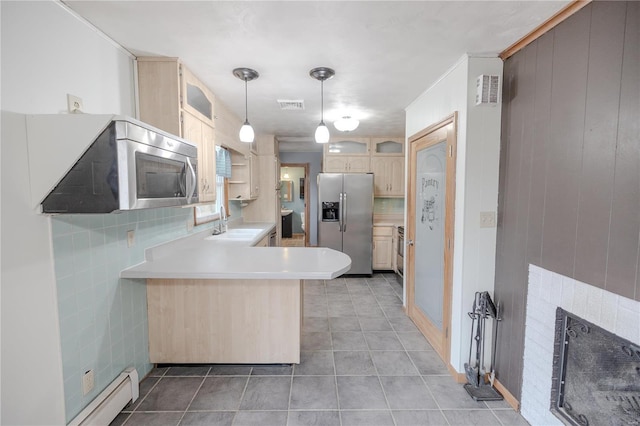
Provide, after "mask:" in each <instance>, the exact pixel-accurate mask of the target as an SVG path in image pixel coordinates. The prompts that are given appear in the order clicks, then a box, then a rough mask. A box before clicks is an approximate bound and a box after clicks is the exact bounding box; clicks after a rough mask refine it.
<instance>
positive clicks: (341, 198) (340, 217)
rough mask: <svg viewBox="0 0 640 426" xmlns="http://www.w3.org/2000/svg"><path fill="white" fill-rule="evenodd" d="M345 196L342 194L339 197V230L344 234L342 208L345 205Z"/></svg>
mask: <svg viewBox="0 0 640 426" xmlns="http://www.w3.org/2000/svg"><path fill="white" fill-rule="evenodd" d="M343 195H344V194H343V193H342V192H341V193H340V196H339V200H340V209H339V210H338V230H339V231H340V232H342V220H343V214H342V206H343V204H344V196H343Z"/></svg>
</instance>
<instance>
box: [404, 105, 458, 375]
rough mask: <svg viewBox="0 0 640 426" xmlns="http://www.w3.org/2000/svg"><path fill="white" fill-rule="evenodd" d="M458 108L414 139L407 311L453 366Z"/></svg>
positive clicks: (410, 189)
mask: <svg viewBox="0 0 640 426" xmlns="http://www.w3.org/2000/svg"><path fill="white" fill-rule="evenodd" d="M456 121H457V114H456V113H454V114H452V115H451V116H449V117H447V118H445V119H444V120H442V121H440V122H438V123H436V124H433V125H432V126H429V127H428V128H426V129H424V130H423V131H421V132H419V133H417V134H415V135H413V136H411V137H410V138H409V147H410V157H409V167H408V177H409V185H408V188H407V195H408V200H407V209H408V216H407V224H406V236H405V241H406V246H407V247H406V250H405V256H406V257H407V267H406V275H407V311H408V314H409V317H410V318H411V319H412V320H413V322H414V323H415V324H416V325H417V326H418V328H419V329H420V331H421V332H422V334H424V335H425V337H426V338H427V340H428V341H429V343H430V344H431V346H433V348H434V349H435V351H436V352H437V353H438V355H439V356H440V358H442V360H443V361H444V362H445V364H446V365H449V361H450V352H451V333H450V327H451V293H452V287H453V232H454V229H453V223H454V199H455V176H456V175H455V165H456V124H457V122H456Z"/></svg>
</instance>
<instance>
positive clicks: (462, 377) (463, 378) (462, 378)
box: [447, 364, 467, 384]
mask: <svg viewBox="0 0 640 426" xmlns="http://www.w3.org/2000/svg"><path fill="white" fill-rule="evenodd" d="M447 369H448V370H449V374H451V377H453V380H455V381H456V383H459V384H464V383H467V375H466V374H464V373H458V371H457V370H456V369H455V368H453V365H451V364H449V365H447Z"/></svg>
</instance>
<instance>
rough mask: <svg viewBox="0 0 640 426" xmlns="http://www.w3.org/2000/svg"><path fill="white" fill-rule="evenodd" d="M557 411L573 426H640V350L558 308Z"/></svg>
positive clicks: (554, 400)
mask: <svg viewBox="0 0 640 426" xmlns="http://www.w3.org/2000/svg"><path fill="white" fill-rule="evenodd" d="M551 411H552V412H553V413H554V414H555V415H556V417H559V418H560V419H561V420H564V421H565V423H567V422H568V423H569V424H572V425H580V426H589V425H591V426H599V425H616V426H617V425H624V426H629V425H635V426H638V425H640V347H639V346H638V345H635V344H633V343H631V342H630V341H628V340H625V339H622V338H621V337H618V336H616V335H614V334H612V333H610V332H608V331H606V330H603V329H602V328H600V327H598V326H596V325H594V324H591V323H590V322H588V321H585V320H583V319H582V318H579V317H577V316H575V315H573V314H571V313H569V312H567V311H565V310H563V309H561V308H558V309H557V311H556V329H555V345H554V356H553V377H552V390H551Z"/></svg>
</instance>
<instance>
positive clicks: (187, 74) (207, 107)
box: [180, 66, 215, 127]
mask: <svg viewBox="0 0 640 426" xmlns="http://www.w3.org/2000/svg"><path fill="white" fill-rule="evenodd" d="M180 72H181V75H182V91H181V93H180V102H181V104H182V108H183V109H184V110H185V111H188V112H189V113H191V114H193V115H194V116H195V117H197V118H199V119H200V120H202V121H203V122H205V123H206V124H208V125H209V126H211V127H215V126H214V123H213V117H214V97H213V93H211V92H210V91H209V89H208V88H207V87H205V86H204V84H202V82H200V80H198V78H197V77H196V76H195V75H193V74H192V73H191V71H189V70H188V69H187V68H186V67H184V66H181V67H180Z"/></svg>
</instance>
